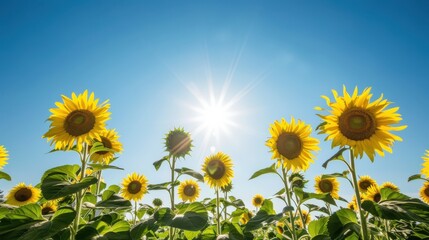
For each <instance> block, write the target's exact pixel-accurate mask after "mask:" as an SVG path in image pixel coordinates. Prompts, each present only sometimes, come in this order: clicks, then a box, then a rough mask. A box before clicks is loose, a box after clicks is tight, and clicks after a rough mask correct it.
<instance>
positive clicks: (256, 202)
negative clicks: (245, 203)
mask: <svg viewBox="0 0 429 240" xmlns="http://www.w3.org/2000/svg"><path fill="white" fill-rule="evenodd" d="M262 203H264V196H262V195H261V194H256V195H255V196H253V198H252V205H253V206H255V207H257V208H258V207H260V206H262Z"/></svg>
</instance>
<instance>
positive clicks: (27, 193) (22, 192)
mask: <svg viewBox="0 0 429 240" xmlns="http://www.w3.org/2000/svg"><path fill="white" fill-rule="evenodd" d="M32 195H33V192H31V190H30V189H28V188H21V189H19V190H18V191H16V193H15V195H14V196H15V199H16V200H17V201H19V202H25V201H27V200H28V199H30V198H31V196H32Z"/></svg>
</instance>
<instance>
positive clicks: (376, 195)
mask: <svg viewBox="0 0 429 240" xmlns="http://www.w3.org/2000/svg"><path fill="white" fill-rule="evenodd" d="M362 197H363V200H370V201H373V202H380V200H381V193H380V188H379V187H378V186H377V185H371V186H370V187H369V188H368V189H367V191H366V192H365V194H364V195H363V196H362Z"/></svg>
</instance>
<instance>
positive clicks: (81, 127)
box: [64, 110, 95, 137]
mask: <svg viewBox="0 0 429 240" xmlns="http://www.w3.org/2000/svg"><path fill="white" fill-rule="evenodd" d="M94 125H95V116H94V114H93V113H92V112H90V111H88V110H74V111H73V112H71V113H70V114H69V115H68V116H67V118H66V120H65V121H64V129H65V130H66V132H67V133H68V134H70V135H72V136H75V137H77V136H80V135H82V134H85V133H88V132H89V131H91V130H92V129H93V128H94Z"/></svg>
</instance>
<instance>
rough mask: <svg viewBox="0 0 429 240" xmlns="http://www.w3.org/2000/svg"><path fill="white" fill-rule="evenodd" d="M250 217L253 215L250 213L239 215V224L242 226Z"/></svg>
mask: <svg viewBox="0 0 429 240" xmlns="http://www.w3.org/2000/svg"><path fill="white" fill-rule="evenodd" d="M252 217H253V214H252V213H251V212H245V213H243V214H241V218H240V223H241V224H243V225H244V224H246V223H247V222H249V220H250V219H251V218H252Z"/></svg>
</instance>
